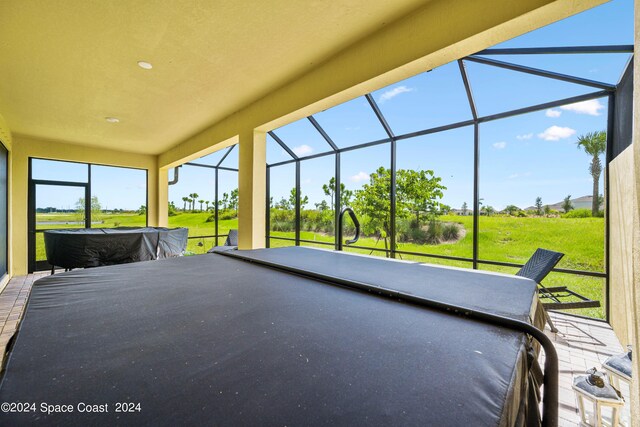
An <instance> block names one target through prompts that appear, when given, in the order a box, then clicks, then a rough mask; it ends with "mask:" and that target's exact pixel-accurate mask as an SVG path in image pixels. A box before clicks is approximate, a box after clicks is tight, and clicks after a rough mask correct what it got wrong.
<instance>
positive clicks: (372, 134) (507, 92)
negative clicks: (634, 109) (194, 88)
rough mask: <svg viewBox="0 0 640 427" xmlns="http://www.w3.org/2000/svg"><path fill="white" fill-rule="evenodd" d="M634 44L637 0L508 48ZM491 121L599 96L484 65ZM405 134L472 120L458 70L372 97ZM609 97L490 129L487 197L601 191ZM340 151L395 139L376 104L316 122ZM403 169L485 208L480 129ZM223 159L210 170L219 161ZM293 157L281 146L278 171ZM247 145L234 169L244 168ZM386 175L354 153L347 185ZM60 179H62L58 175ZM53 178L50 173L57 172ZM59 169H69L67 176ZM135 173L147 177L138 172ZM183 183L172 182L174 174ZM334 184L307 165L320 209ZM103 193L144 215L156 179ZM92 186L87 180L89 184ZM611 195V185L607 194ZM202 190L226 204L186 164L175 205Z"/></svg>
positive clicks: (603, 77)
mask: <svg viewBox="0 0 640 427" xmlns="http://www.w3.org/2000/svg"><path fill="white" fill-rule="evenodd" d="M632 43H633V1H632V0H614V1H612V2H610V3H607V4H605V5H602V6H600V7H598V8H595V9H592V10H589V11H586V12H583V13H581V14H579V15H576V16H573V17H570V18H568V19H565V20H563V21H560V22H557V23H555V24H552V25H549V26H547V27H545V28H541V29H538V30H536V31H533V32H531V33H528V34H524V35H522V36H520V37H517V38H515V39H513V40H509V41H507V42H504V43H502V44H500V45H498V46H496V47H538V46H580V45H608V44H632ZM628 58H629V55H626V54H608V55H519V56H496V57H494V59H497V60H501V61H507V62H513V63H517V64H522V65H527V66H532V67H537V68H542V69H547V70H551V71H556V72H560V73H565V74H571V75H575V76H579V77H584V78H587V79H592V80H599V81H603V82H608V83H616V82H617V81H618V79H619V78H620V75H621V73H622V71H623V69H624V66H625V64H626V62H627V61H628ZM466 69H467V73H468V75H469V80H470V82H471V85H472V90H473V95H474V98H475V101H476V105H477V108H478V113H479V115H480V116H484V115H489V114H494V113H498V112H502V111H506V110H510V109H514V108H520V107H525V106H529V105H533V104H537V103H542V102H547V101H553V100H557V99H562V98H566V97H570V96H574V95H580V94H584V93H589V92H594V91H596V89H593V88H588V87H584V86H580V85H575V84H571V83H565V82H559V81H554V80H550V79H546V78H542V77H535V76H530V75H527V74H523V73H518V72H514V71H508V70H503V69H499V68H495V67H490V66H487V65H483V64H477V63H470V62H467V63H466ZM372 96H373V98H374V99H375V100H376V102H377V103H378V105H379V106H380V109H381V110H382V112H383V114H384V115H385V117H386V118H387V120H388V122H389V125H390V126H391V128H392V130H393V131H394V133H396V134H397V135H400V134H404V133H408V132H413V131H417V130H421V129H425V128H429V127H434V126H440V125H445V124H449V123H454V122H458V121H462V120H468V119H471V111H470V109H469V105H468V102H467V99H466V94H465V92H464V87H463V84H462V80H461V77H460V73H459V70H458V66H457V64H456V63H451V64H446V65H444V66H442V67H439V68H437V69H435V70H432V71H430V72H425V73H422V74H419V75H417V76H414V77H411V78H409V79H406V80H404V81H400V82H397V83H395V84H392V85H390V86H388V87H385V88H382V89H380V90H377V91H375V92H373V93H372ZM606 114H607V100H606V99H600V100H593V101H589V102H586V103H583V104H580V105H571V106H564V107H560V108H554V109H552V110H547V111H540V112H536V113H530V114H527V115H523V116H517V117H513V118H509V119H503V120H499V121H494V122H489V123H485V124H482V125H481V126H480V144H481V152H480V197H482V198H483V199H484V203H485V204H487V205H492V206H494V207H495V208H497V209H501V208H504V206H506V205H507V204H515V205H517V206H519V207H527V206H530V205H532V204H533V203H534V201H535V198H536V197H538V196H540V197H542V199H543V203H549V204H551V203H555V202H558V201H561V200H562V199H563V198H564V197H565V196H567V195H569V194H570V195H572V197H579V196H585V195H590V194H591V185H592V184H591V183H592V181H591V177H590V175H589V173H588V167H589V162H590V158H589V156H587V155H586V154H585V153H583V152H582V151H580V150H579V149H578V148H577V147H576V139H577V137H578V136H579V135H581V134H584V133H586V132H591V131H595V130H604V129H605V128H606ZM314 117H315V118H316V120H317V121H318V122H319V123H320V124H321V125H322V127H323V128H324V129H325V131H326V132H327V133H328V134H329V135H330V137H331V138H332V139H333V141H334V142H335V143H336V144H337V145H338V146H340V147H346V146H351V145H355V144H360V143H364V142H369V141H373V140H377V139H382V138H385V137H386V134H385V132H384V130H383V128H382V126H381V125H380V124H379V122H378V121H377V119H376V117H375V115H374V114H373V112H372V110H371V108H370V107H369V105H368V103H367V101H366V99H365V98H364V97H360V98H357V99H354V100H351V101H349V102H346V103H344V104H341V105H338V106H336V107H333V108H331V109H328V110H326V111H324V112H321V113H318V114H316V115H314ZM274 132H275V133H276V134H277V135H278V136H279V137H280V138H281V139H282V140H284V141H285V142H286V143H287V144H288V145H289V147H291V148H292V149H293V150H294V151H295V152H296V153H298V154H299V155H300V156H304V155H310V154H315V153H320V152H324V151H327V150H328V149H329V146H328V145H327V143H326V142H325V141H324V140H323V139H322V137H321V136H320V135H319V134H318V133H317V132H316V131H315V129H314V128H313V127H312V125H311V123H309V122H308V121H307V120H306V119H304V120H300V121H298V122H295V123H291V124H289V125H286V126H283V127H281V128H279V129H275V130H274ZM397 144H398V145H397V154H398V163H397V167H398V168H399V169H401V168H411V169H432V170H433V171H434V172H435V174H436V175H437V176H440V177H441V178H442V180H443V183H444V184H445V185H446V186H447V188H448V189H447V191H446V192H445V197H444V199H443V202H444V203H447V204H449V205H450V206H452V207H455V208H460V206H461V205H462V203H463V202H467V204H469V205H471V203H472V201H473V129H472V128H471V127H466V128H460V129H456V130H451V131H447V132H443V133H438V134H432V135H428V136H423V137H419V138H413V139H408V140H402V141H399V142H398V143H397ZM224 151H226V150H223V151H222V152H216V153H214V154H211V155H209V156H207V157H205V158H202V159H200V160H198V161H197V162H198V163H205V164H216V163H217V162H218V161H219V160H220V158H221V157H222V155H223V154H224ZM287 159H290V157H289V156H288V155H287V154H286V153H285V152H284V151H283V150H282V149H281V148H280V147H279V146H278V145H277V144H276V143H275V141H273V140H272V139H271V138H270V137H269V138H268V141H267V162H268V163H275V162H279V161H283V160H287ZM237 164H238V153H237V148H236V149H234V150H233V151H232V152H231V154H230V155H229V156H228V157H227V158H226V159H225V161H224V163H223V165H224V166H227V167H233V168H237ZM379 166H385V167H388V166H389V147H388V145H386V144H385V145H381V146H376V147H371V148H367V149H364V150H357V151H352V152H347V153H343V154H342V170H341V176H342V181H343V183H344V184H345V185H346V186H347V188H349V189H352V190H355V189H358V188H360V187H361V186H362V185H363V184H364V183H366V182H367V180H368V174H369V173H371V172H372V171H374V170H375V169H377V168H378V167H379ZM40 170H41V171H42V174H44V175H47V174H49V175H56V174H57V175H56V176H57V178H55V179H61V178H60V176H64V175H66V176H68V177H69V178H70V179H75V178H73V177H74V174H77V173H78V172H77V171H75V172H72V171H68V170H65V171H62V170H60V167H59V166H56V167H50V166H47V165H41V166H40ZM49 170H51V171H49ZM48 171H49V172H48ZM56 171H57V172H56ZM134 172H137V174H136V173H134ZM170 174H171V173H170ZM332 176H333V156H330V157H324V158H318V159H314V160H308V161H304V162H303V163H302V166H301V188H302V193H303V194H304V195H307V196H309V199H310V202H311V203H310V205H309V207H313V204H314V203H318V202H320V201H321V200H322V199H326V200H327V201H328V198H327V197H326V196H325V195H324V193H323V192H322V189H321V188H322V184H324V183H326V182H327V181H329V179H330V178H331V177H332ZM93 178H94V183H93V186H94V189H95V191H94V193H95V194H96V195H98V196H99V198H100V200H101V201H102V203H103V205H106V206H107V207H109V208H116V207H120V208H125V209H134V208H137V207H138V206H140V205H141V204H144V173H142V174H141V173H140V171H133V172H131V171H130V170H124V169H115V168H104V169H103V170H102V171H101V173H99V174H97V173H95V172H94V177H93ZM85 179H86V177H85ZM294 180H295V168H294V166H293V165H287V166H279V167H274V168H272V169H271V182H272V187H271V195H272V196H273V198H274V200H275V201H277V200H279V199H280V198H281V197H288V194H289V192H290V190H291V188H292V187H293V186H294V184H295V182H294ZM219 186H220V195H221V196H220V197H222V193H223V192H227V193H228V192H230V191H231V190H232V189H233V188H236V187H237V173H235V172H225V171H221V172H220V181H219ZM601 189H602V186H601ZM193 192H196V193H198V195H199V196H200V197H199V199H203V200H209V201H212V200H213V199H214V193H213V192H214V175H213V170H210V169H205V168H197V167H190V166H185V167H183V168H182V169H181V171H180V181H179V183H178V184H176V185H173V186H170V187H169V200H171V201H173V202H174V203H175V204H176V206H179V207H182V206H183V202H182V197H183V196H186V195H188V194H189V193H193ZM74 199H75V200H77V198H76V195H75V194H73V195H71V194H69V195H64V194H63V193H62V192H59V191H46V192H45V191H40V192H39V195H38V206H39V207H41V206H56V207H66V206H67V205H73V204H74V203H75V200H74Z"/></svg>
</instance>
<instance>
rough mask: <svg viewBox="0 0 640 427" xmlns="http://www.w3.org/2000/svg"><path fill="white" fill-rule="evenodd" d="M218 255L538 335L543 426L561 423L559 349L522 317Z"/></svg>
mask: <svg viewBox="0 0 640 427" xmlns="http://www.w3.org/2000/svg"><path fill="white" fill-rule="evenodd" d="M217 254H218V255H223V256H227V257H231V258H235V259H239V260H242V261H245V262H248V263H251V264H257V265H260V266H263V267H266V268H271V269H274V270H279V271H283V272H286V273H289V274H294V275H297V276H300V277H305V278H311V279H314V280H319V281H321V282H324V283H327V284H329V285H333V286H340V287H344V288H349V289H355V290H358V291H361V292H366V293H369V294H372V295H374V296H378V297H383V298H387V299H392V300H395V301H403V302H406V303H409V304H412V305H418V306H421V307H427V308H431V309H435V310H438V311H441V312H443V313H447V314H449V315H452V316H458V317H462V318H465V319H468V320H471V321H474V320H475V321H480V322H483V323H487V324H491V325H494V326H498V327H504V328H508V329H511V330H515V331H517V332H522V333H525V334H528V335H530V336H532V337H533V338H535V339H536V340H537V341H538V342H539V343H540V344H541V346H542V347H543V348H544V350H545V366H544V380H543V385H544V396H543V400H542V402H543V411H542V426H543V427H557V425H558V355H557V353H556V351H555V348H554V346H553V343H552V342H551V340H550V339H549V338H548V337H547V336H546V335H545V334H544V332H542V331H541V330H540V329H538V328H536V327H535V326H533V325H531V324H529V323H526V322H523V321H521V320H517V319H512V318H509V317H505V316H500V315H497V314H492V313H487V312H483V311H479V310H474V309H471V308H468V307H463V306H457V305H453V304H447V303H444V302H442V301H437V300H432V299H428V298H424V297H419V296H416V295H411V294H405V293H403V292H401V291H396V290H394V289H389V288H383V287H381V286H376V285H371V284H367V283H362V282H358V281H355V280H346V279H340V278H337V277H332V276H328V275H325V274H320V273H313V272H309V271H304V270H301V269H298V268H295V267H291V266H284V265H281V264H276V263H273V262H269V261H264V260H258V259H255V258H251V257H250V256H246V255H242V254H240V253H239V252H238V251H227V252H217Z"/></svg>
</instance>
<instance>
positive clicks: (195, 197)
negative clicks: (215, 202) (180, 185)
mask: <svg viewBox="0 0 640 427" xmlns="http://www.w3.org/2000/svg"><path fill="white" fill-rule="evenodd" d="M189 197H191V210H192V211H193V210H194V209H195V208H196V200H198V197H199V196H198V193H191V194H189Z"/></svg>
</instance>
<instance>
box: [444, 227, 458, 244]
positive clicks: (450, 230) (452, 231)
mask: <svg viewBox="0 0 640 427" xmlns="http://www.w3.org/2000/svg"><path fill="white" fill-rule="evenodd" d="M459 236H460V229H459V228H458V226H457V225H456V224H445V225H444V227H442V238H443V239H444V240H457V239H458V237H459Z"/></svg>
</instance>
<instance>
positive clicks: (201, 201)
mask: <svg viewBox="0 0 640 427" xmlns="http://www.w3.org/2000/svg"><path fill="white" fill-rule="evenodd" d="M198 203H200V210H202V204H203V203H204V200H198Z"/></svg>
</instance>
